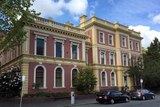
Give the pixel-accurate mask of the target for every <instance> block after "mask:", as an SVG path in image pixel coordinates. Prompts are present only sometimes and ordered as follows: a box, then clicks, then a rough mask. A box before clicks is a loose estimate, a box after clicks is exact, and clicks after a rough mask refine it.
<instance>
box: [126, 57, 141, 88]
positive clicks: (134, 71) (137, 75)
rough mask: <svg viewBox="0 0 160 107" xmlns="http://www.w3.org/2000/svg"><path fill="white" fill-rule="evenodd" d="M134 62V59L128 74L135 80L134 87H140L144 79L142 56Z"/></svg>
mask: <svg viewBox="0 0 160 107" xmlns="http://www.w3.org/2000/svg"><path fill="white" fill-rule="evenodd" d="M134 60H135V59H134V58H133V57H132V58H131V64H130V67H129V70H128V71H129V72H128V73H129V76H130V77H131V78H132V80H133V85H134V87H138V86H140V79H141V78H142V72H143V59H142V57H141V56H139V57H138V58H137V60H136V61H134Z"/></svg>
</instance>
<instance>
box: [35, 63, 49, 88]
mask: <svg viewBox="0 0 160 107" xmlns="http://www.w3.org/2000/svg"><path fill="white" fill-rule="evenodd" d="M38 67H42V68H43V70H44V71H43V77H44V78H43V87H39V89H46V88H47V87H46V72H47V70H46V67H45V66H44V65H37V66H35V68H34V80H33V82H34V83H36V70H37V68H38Z"/></svg>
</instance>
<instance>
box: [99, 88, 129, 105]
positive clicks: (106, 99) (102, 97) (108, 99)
mask: <svg viewBox="0 0 160 107" xmlns="http://www.w3.org/2000/svg"><path fill="white" fill-rule="evenodd" d="M129 100H130V97H129V96H128V95H126V94H123V93H121V92H119V91H108V92H103V93H98V94H97V95H96V101H97V102H99V103H100V104H103V103H111V104H114V103H115V102H129Z"/></svg>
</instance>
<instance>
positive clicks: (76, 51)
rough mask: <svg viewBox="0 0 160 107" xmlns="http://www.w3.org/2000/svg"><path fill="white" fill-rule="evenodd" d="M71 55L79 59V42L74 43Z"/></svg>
mask: <svg viewBox="0 0 160 107" xmlns="http://www.w3.org/2000/svg"><path fill="white" fill-rule="evenodd" d="M71 51H72V52H71V53H72V54H71V55H72V57H71V58H72V59H77V60H78V59H79V45H78V44H74V43H72V49H71Z"/></svg>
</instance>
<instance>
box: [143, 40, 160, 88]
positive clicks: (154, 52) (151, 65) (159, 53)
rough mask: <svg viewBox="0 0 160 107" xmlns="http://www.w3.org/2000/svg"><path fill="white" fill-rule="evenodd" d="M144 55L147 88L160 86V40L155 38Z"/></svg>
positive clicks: (144, 74)
mask: <svg viewBox="0 0 160 107" xmlns="http://www.w3.org/2000/svg"><path fill="white" fill-rule="evenodd" d="M143 57H144V71H143V75H142V76H143V79H144V85H145V87H147V88H151V89H154V88H160V66H159V65H160V42H159V40H158V38H155V39H154V40H153V42H151V44H150V46H149V47H148V50H147V52H146V53H145V54H144V55H143Z"/></svg>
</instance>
